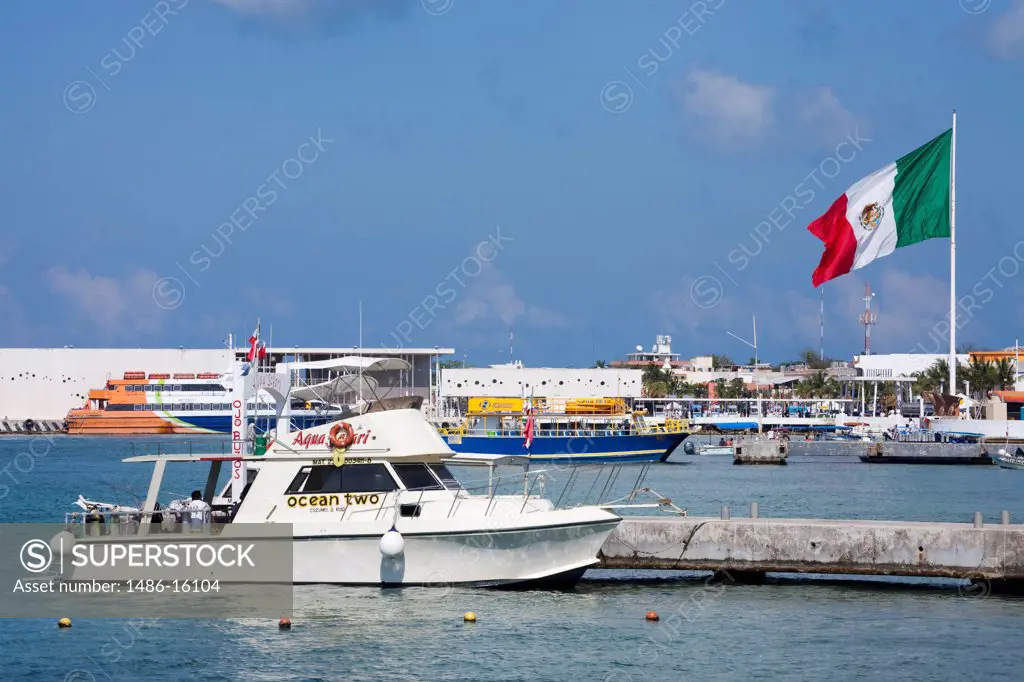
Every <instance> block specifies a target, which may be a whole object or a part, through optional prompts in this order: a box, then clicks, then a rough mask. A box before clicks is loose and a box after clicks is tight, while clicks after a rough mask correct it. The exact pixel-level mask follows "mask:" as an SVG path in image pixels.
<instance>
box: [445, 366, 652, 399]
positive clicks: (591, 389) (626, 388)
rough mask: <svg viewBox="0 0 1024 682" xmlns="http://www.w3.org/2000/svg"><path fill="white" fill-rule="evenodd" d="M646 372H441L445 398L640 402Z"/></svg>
mask: <svg viewBox="0 0 1024 682" xmlns="http://www.w3.org/2000/svg"><path fill="white" fill-rule="evenodd" d="M642 377H643V370H639V369H624V368H608V369H605V368H601V369H562V368H557V367H522V366H521V365H518V366H516V365H513V366H508V365H497V366H494V367H486V368H483V367H480V368H477V367H473V368H466V369H442V370H441V397H442V398H444V397H452V398H474V397H480V398H522V397H524V396H525V397H530V396H535V397H537V398H639V397H640V393H641V390H642V389H643V381H642Z"/></svg>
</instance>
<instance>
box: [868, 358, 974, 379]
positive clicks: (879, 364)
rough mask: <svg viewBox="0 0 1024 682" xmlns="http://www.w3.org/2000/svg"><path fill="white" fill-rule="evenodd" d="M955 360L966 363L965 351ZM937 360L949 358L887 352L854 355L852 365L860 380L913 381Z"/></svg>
mask: <svg viewBox="0 0 1024 682" xmlns="http://www.w3.org/2000/svg"><path fill="white" fill-rule="evenodd" d="M956 357H957V361H958V362H960V363H966V362H967V361H968V355H967V354H966V353H964V354H961V355H957V356H956ZM939 360H949V355H946V354H941V355H940V354H934V353H888V354H883V355H856V356H854V362H853V366H854V367H856V368H857V370H858V374H859V376H858V379H859V380H861V381H911V382H912V381H913V380H914V375H915V374H917V373H918V372H923V371H925V370H926V369H928V368H929V367H931V366H932V365H934V364H935V363H936V362H938V361H939Z"/></svg>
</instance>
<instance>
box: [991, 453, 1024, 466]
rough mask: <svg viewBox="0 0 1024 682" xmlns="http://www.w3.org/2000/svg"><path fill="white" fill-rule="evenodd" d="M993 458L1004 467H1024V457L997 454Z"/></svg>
mask: <svg viewBox="0 0 1024 682" xmlns="http://www.w3.org/2000/svg"><path fill="white" fill-rule="evenodd" d="M992 459H994V460H995V462H996V464H998V465H999V466H1000V467H1001V468H1003V469H1024V457H1014V456H1012V455H995V456H994V457H993V458H992Z"/></svg>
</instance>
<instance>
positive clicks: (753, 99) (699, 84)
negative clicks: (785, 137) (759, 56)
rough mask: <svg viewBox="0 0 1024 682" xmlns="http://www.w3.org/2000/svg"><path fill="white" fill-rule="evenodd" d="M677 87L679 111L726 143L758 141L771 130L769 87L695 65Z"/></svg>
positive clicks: (771, 108) (728, 144)
mask: <svg viewBox="0 0 1024 682" xmlns="http://www.w3.org/2000/svg"><path fill="white" fill-rule="evenodd" d="M679 90H680V91H677V93H676V94H677V97H678V98H679V100H680V102H681V104H682V106H683V110H684V111H685V112H686V113H687V114H688V115H689V116H690V117H691V118H693V119H695V120H697V121H699V122H700V123H701V125H702V126H703V127H704V128H705V130H706V131H707V132H708V133H710V134H711V135H713V136H714V137H715V138H716V139H717V141H719V142H721V143H723V144H725V145H727V146H735V145H741V144H744V143H747V142H752V141H756V140H759V139H761V138H763V137H764V136H765V135H766V134H767V133H768V132H769V131H770V130H771V127H772V125H773V122H774V113H773V106H774V101H775V90H774V89H773V88H772V87H770V86H767V85H751V84H749V83H744V82H742V81H741V80H740V79H738V78H737V77H736V76H729V75H726V74H720V73H716V72H714V71H705V70H702V69H698V68H695V69H693V70H691V71H690V73H689V75H688V76H687V78H686V84H685V88H680V89H679Z"/></svg>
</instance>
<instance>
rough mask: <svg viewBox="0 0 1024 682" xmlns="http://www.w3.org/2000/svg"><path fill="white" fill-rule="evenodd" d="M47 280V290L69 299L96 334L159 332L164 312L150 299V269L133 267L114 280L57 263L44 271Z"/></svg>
mask: <svg viewBox="0 0 1024 682" xmlns="http://www.w3.org/2000/svg"><path fill="white" fill-rule="evenodd" d="M46 279H47V281H48V282H49V285H50V291H51V292H53V293H54V294H56V295H58V296H61V297H63V298H64V299H66V300H67V301H68V302H70V303H71V304H72V305H73V306H74V310H75V312H76V313H77V315H76V316H77V317H78V318H79V319H80V320H82V321H84V322H86V323H88V324H90V325H94V326H95V327H96V328H97V329H96V330H95V331H96V332H97V336H102V337H106V338H115V337H119V336H126V337H136V336H139V335H140V334H156V333H158V332H159V331H160V325H161V322H162V320H163V313H164V312H165V311H164V310H163V309H162V308H160V307H159V306H157V304H156V302H155V301H154V299H153V286H154V284H155V283H156V282H157V279H158V277H157V275H156V274H155V273H153V272H150V271H148V270H132V271H131V272H130V273H129V274H128V275H127V276H126V277H124V278H122V279H116V278H113V277H103V276H100V275H93V274H92V273H90V272H89V271H88V270H86V269H84V268H80V269H78V270H69V269H68V268H67V267H66V266H63V265H59V266H56V267H53V268H50V269H49V270H47V271H46Z"/></svg>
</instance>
